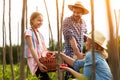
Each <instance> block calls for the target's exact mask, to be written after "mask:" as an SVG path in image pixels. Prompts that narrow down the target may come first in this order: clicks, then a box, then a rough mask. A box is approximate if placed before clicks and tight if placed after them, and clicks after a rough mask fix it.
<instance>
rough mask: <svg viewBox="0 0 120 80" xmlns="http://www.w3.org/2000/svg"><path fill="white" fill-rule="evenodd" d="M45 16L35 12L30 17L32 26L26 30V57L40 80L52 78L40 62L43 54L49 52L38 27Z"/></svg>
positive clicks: (33, 72) (32, 71) (31, 69)
mask: <svg viewBox="0 0 120 80" xmlns="http://www.w3.org/2000/svg"><path fill="white" fill-rule="evenodd" d="M42 23H43V16H42V14H41V13H39V12H33V13H32V15H31V17H30V25H31V28H30V29H27V30H26V31H25V34H24V36H25V57H26V58H27V64H28V66H29V69H30V71H31V73H32V74H36V76H37V77H38V78H39V79H40V80H50V78H49V76H48V75H47V73H46V71H47V68H46V67H45V66H44V64H42V63H40V61H39V59H40V58H41V55H43V54H46V53H47V48H46V46H45V43H44V39H43V36H42V34H41V33H40V31H39V30H38V28H40V27H41V26H42Z"/></svg>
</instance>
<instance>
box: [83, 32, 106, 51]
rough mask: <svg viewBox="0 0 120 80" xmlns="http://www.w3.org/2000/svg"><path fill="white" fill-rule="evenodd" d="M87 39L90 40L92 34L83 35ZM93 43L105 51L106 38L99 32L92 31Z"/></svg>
mask: <svg viewBox="0 0 120 80" xmlns="http://www.w3.org/2000/svg"><path fill="white" fill-rule="evenodd" d="M84 36H86V37H87V38H90V39H92V32H91V33H89V34H84ZM94 42H96V43H97V44H98V45H100V46H101V47H102V48H104V49H107V47H106V44H107V43H106V38H105V36H104V35H103V34H102V33H101V32H99V31H94Z"/></svg>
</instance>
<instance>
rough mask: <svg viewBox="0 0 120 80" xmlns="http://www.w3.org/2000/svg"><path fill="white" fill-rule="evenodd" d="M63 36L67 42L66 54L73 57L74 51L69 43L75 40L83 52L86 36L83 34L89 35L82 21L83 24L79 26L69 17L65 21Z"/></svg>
mask: <svg viewBox="0 0 120 80" xmlns="http://www.w3.org/2000/svg"><path fill="white" fill-rule="evenodd" d="M62 26H63V35H64V41H65V47H64V51H63V52H64V53H65V54H66V55H68V56H71V57H72V56H73V49H72V47H71V45H70V43H69V40H70V39H71V38H73V37H74V38H75V40H76V42H77V46H78V48H79V50H80V51H81V50H82V49H83V43H84V36H83V33H87V29H86V23H85V21H84V20H83V19H82V23H81V24H78V23H76V21H75V20H74V18H73V17H72V16H70V17H67V18H66V19H65V20H64V21H63V25H62Z"/></svg>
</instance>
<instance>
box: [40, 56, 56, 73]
mask: <svg viewBox="0 0 120 80" xmlns="http://www.w3.org/2000/svg"><path fill="white" fill-rule="evenodd" d="M40 62H41V63H42V64H44V65H45V66H46V67H47V69H48V72H55V71H56V70H57V69H56V67H57V60H56V56H55V55H51V56H46V57H42V58H40Z"/></svg>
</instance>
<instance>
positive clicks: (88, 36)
mask: <svg viewBox="0 0 120 80" xmlns="http://www.w3.org/2000/svg"><path fill="white" fill-rule="evenodd" d="M83 35H84V36H85V37H87V38H89V39H92V37H91V36H90V35H88V34H83ZM94 42H95V43H97V44H98V45H100V46H101V47H102V48H104V49H107V47H106V45H105V44H103V45H101V44H100V43H99V42H98V41H96V40H94Z"/></svg>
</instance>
